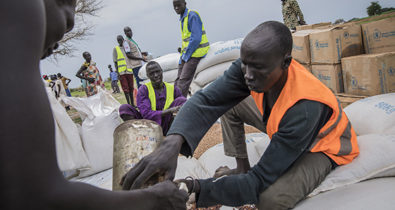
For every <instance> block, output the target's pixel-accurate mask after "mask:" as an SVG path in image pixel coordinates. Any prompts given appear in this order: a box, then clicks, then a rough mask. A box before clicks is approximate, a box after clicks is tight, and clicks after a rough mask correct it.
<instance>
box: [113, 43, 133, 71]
mask: <svg viewBox="0 0 395 210" xmlns="http://www.w3.org/2000/svg"><path fill="white" fill-rule="evenodd" d="M115 49H116V50H117V66H118V72H119V73H121V72H124V71H126V70H127V71H129V72H133V70H132V69H129V68H128V66H127V65H126V60H125V56H124V55H123V53H122V50H121V48H120V47H119V46H116V47H115Z"/></svg>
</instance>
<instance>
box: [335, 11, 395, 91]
mask: <svg viewBox="0 0 395 210" xmlns="http://www.w3.org/2000/svg"><path fill="white" fill-rule="evenodd" d="M362 33H363V41H364V46H365V52H366V55H360V56H354V57H350V58H344V59H342V66H343V78H344V88H345V89H344V90H345V93H348V94H354V95H365V96H372V95H378V94H384V93H391V92H395V18H388V19H384V20H380V21H376V22H370V23H366V24H362Z"/></svg>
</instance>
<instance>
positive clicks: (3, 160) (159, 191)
mask: <svg viewBox="0 0 395 210" xmlns="http://www.w3.org/2000/svg"><path fill="white" fill-rule="evenodd" d="M74 6H75V0H69V1H63V0H2V1H0V14H1V18H0V26H1V27H2V33H0V46H1V48H0V63H1V64H2V69H4V70H6V71H3V72H2V73H3V75H2V76H1V77H0V84H1V86H0V95H1V102H0V116H1V118H0V124H1V128H0V139H1V141H0V165H1V170H0V177H2V179H0V186H1V190H0V192H1V193H0V194H1V196H0V208H1V209H2V210H3V209H4V210H8V209H40V210H46V209H59V210H62V209H68V210H69V209H85V210H89V209H95V210H100V209H163V208H167V209H185V199H186V198H187V195H185V193H183V192H180V191H179V190H178V189H177V187H176V186H175V185H174V184H173V183H171V182H166V183H163V184H161V185H157V186H155V187H153V188H149V189H146V190H138V191H133V192H116V193H115V192H110V191H106V190H100V189H98V188H95V187H92V186H89V185H86V184H82V183H71V182H68V181H67V180H65V179H64V178H63V176H62V174H61V172H60V171H59V167H58V165H57V161H56V153H55V140H54V139H55V134H54V121H53V117H52V112H51V109H50V106H49V102H48V98H47V95H46V92H45V89H44V85H43V83H42V80H41V78H40V71H39V63H40V58H41V57H43V55H44V56H45V55H49V54H50V53H51V51H52V49H53V46H55V44H56V41H58V40H59V39H61V38H62V35H63V34H64V33H65V32H66V31H68V30H70V29H71V28H72V26H73V23H72V22H73V21H71V19H73V17H74ZM18 14H23V15H18ZM46 16H47V17H50V18H47V17H46ZM70 21H71V22H70ZM26 32H28V34H29V35H28V36H26ZM18 49H23V50H18ZM159 206H160V208H159Z"/></svg>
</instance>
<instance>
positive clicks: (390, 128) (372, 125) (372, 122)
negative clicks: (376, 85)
mask: <svg viewBox="0 0 395 210" xmlns="http://www.w3.org/2000/svg"><path fill="white" fill-rule="evenodd" d="M344 112H346V114H347V116H348V118H349V119H350V121H351V124H352V126H353V127H354V130H355V132H356V133H357V135H358V136H360V135H365V134H373V133H377V134H392V135H395V93H389V94H383V95H377V96H372V97H368V98H365V99H362V100H359V101H356V102H354V103H352V104H351V105H349V106H347V107H346V108H345V109H344Z"/></svg>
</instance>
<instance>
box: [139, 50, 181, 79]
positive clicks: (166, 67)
mask: <svg viewBox="0 0 395 210" xmlns="http://www.w3.org/2000/svg"><path fill="white" fill-rule="evenodd" d="M152 61H156V62H157V63H159V65H160V67H161V68H162V70H163V72H166V71H170V70H173V69H178V63H179V61H180V54H179V53H170V54H167V55H164V56H161V57H158V58H155V59H153V60H152ZM146 66H147V64H145V65H143V66H142V67H141V69H140V71H139V77H140V78H141V79H143V80H145V79H147V78H148V77H147V71H146V69H145V67H146Z"/></svg>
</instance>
